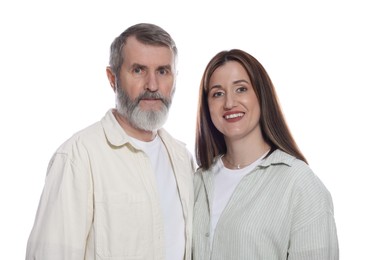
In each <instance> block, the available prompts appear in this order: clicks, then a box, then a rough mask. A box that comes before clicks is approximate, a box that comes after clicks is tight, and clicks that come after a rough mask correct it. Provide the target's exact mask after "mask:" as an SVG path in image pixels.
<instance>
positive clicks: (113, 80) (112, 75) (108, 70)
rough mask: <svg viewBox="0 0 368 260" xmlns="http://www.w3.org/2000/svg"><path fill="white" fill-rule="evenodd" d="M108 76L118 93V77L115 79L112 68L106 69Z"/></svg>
mask: <svg viewBox="0 0 368 260" xmlns="http://www.w3.org/2000/svg"><path fill="white" fill-rule="evenodd" d="M106 75H107V78H108V80H109V82H110V86H111V88H112V90H113V91H114V92H115V91H116V77H115V74H114V72H112V70H111V68H110V67H106Z"/></svg>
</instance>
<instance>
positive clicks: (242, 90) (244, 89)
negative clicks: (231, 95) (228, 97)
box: [236, 87, 247, 92]
mask: <svg viewBox="0 0 368 260" xmlns="http://www.w3.org/2000/svg"><path fill="white" fill-rule="evenodd" d="M236 91H237V92H245V91H247V88H246V87H240V88H237V89H236Z"/></svg>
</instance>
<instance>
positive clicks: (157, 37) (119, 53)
mask: <svg viewBox="0 0 368 260" xmlns="http://www.w3.org/2000/svg"><path fill="white" fill-rule="evenodd" d="M130 36H135V37H136V39H137V40H138V41H139V42H141V43H144V44H148V45H154V46H166V47H168V48H170V49H171V50H172V52H173V53H174V57H175V61H176V60H177V55H178V50H177V47H176V44H175V42H174V40H173V39H172V38H171V36H170V34H169V33H168V32H166V31H165V30H164V29H162V28H161V27H159V26H157V25H154V24H150V23H139V24H135V25H132V26H131V27H129V28H127V29H126V30H125V31H124V32H122V33H121V34H120V35H119V36H118V37H116V38H115V40H114V41H113V42H112V43H111V46H110V60H109V65H110V68H111V70H112V72H113V73H114V74H115V75H118V72H119V71H120V68H121V65H122V64H123V61H124V56H123V47H124V45H125V44H126V41H127V39H128V37H130Z"/></svg>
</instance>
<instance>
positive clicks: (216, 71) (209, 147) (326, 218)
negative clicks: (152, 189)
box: [193, 49, 339, 260]
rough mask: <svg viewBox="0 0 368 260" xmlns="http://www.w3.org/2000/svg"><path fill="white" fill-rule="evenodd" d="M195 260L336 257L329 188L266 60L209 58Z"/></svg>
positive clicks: (234, 53) (201, 118) (228, 55)
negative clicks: (294, 130) (296, 134)
mask: <svg viewBox="0 0 368 260" xmlns="http://www.w3.org/2000/svg"><path fill="white" fill-rule="evenodd" d="M196 158H197V163H198V165H199V169H198V171H197V172H196V174H195V207H194V223H193V227H194V228H193V232H194V234H193V259H194V260H206V259H211V260H217V259H219V260H225V259H226V260H227V259H231V260H238V259H239V260H240V259H241V260H244V259H250V260H257V259H262V260H273V259H278V260H281V259H298V260H301V259H305V260H312V259H313V260H317V259H321V260H322V259H323V260H327V259H338V258H339V250H338V241H337V234H336V226H335V221H334V215H333V203H332V199H331V196H330V193H329V192H328V190H327V189H326V188H325V186H324V185H323V184H322V182H321V181H320V180H319V179H318V177H317V176H316V175H315V174H314V173H313V172H312V170H311V169H310V167H309V166H308V164H307V160H306V158H305V157H304V156H303V154H302V152H301V151H300V150H299V148H298V146H297V145H296V143H295V141H294V139H293V137H292V134H291V133H290V131H289V129H288V126H287V124H286V121H285V119H284V116H283V114H282V111H281V108H280V105H279V103H278V99H277V95H276V92H275V89H274V86H273V84H272V82H271V79H270V78H269V76H268V74H267V72H266V71H265V69H264V68H263V66H262V65H261V64H260V63H259V62H258V61H257V60H256V59H255V58H254V57H253V56H251V55H249V54H248V53H246V52H244V51H242V50H237V49H234V50H230V51H222V52H220V53H218V54H217V55H215V56H214V57H213V58H212V59H211V60H210V62H209V63H208V65H207V67H206V69H205V71H204V74H203V77H202V81H201V86H200V94H199V104H198V118H197V127H196Z"/></svg>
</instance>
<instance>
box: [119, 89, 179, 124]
mask: <svg viewBox="0 0 368 260" xmlns="http://www.w3.org/2000/svg"><path fill="white" fill-rule="evenodd" d="M116 89H117V90H116V109H117V111H118V112H119V114H120V115H121V116H123V117H124V118H125V119H126V120H128V122H129V123H130V124H131V125H132V126H133V127H134V128H138V129H141V130H145V131H156V130H157V129H159V128H161V127H162V126H163V125H164V124H165V122H166V120H167V118H168V114H169V108H170V106H171V101H172V97H170V98H166V97H164V96H162V95H161V94H160V93H158V92H150V91H145V92H143V93H141V94H140V95H139V96H138V97H137V98H136V99H134V100H131V99H130V98H129V96H128V95H127V94H126V92H125V91H124V90H123V89H122V88H121V87H120V84H119V83H118V84H117V86H116ZM145 98H155V99H160V100H161V101H162V103H163V106H162V107H161V109H160V110H158V111H156V110H155V111H153V110H143V109H141V108H140V107H139V102H140V100H141V99H145Z"/></svg>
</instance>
